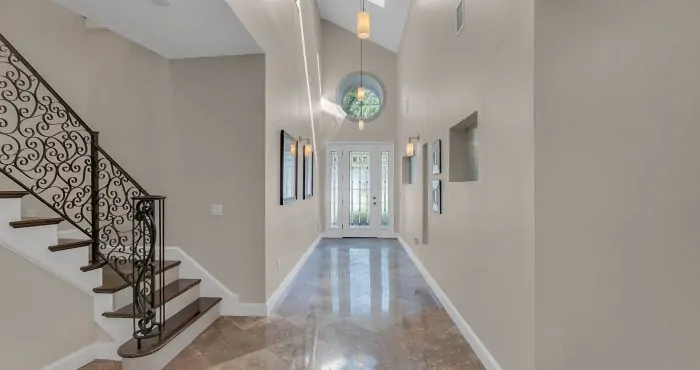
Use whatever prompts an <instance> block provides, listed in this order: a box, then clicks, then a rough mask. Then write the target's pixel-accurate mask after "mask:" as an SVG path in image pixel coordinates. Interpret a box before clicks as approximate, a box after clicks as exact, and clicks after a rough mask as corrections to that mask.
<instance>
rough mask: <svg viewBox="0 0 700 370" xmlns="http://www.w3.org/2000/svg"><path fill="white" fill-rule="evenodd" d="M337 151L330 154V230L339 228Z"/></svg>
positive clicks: (338, 168)
mask: <svg viewBox="0 0 700 370" xmlns="http://www.w3.org/2000/svg"><path fill="white" fill-rule="evenodd" d="M338 157H339V153H338V151H335V150H334V151H332V152H331V189H330V190H331V194H330V196H331V210H330V211H331V212H330V216H331V226H330V227H331V229H338V228H340V221H339V220H338V215H339V213H338V209H339V207H340V167H339V158H338Z"/></svg>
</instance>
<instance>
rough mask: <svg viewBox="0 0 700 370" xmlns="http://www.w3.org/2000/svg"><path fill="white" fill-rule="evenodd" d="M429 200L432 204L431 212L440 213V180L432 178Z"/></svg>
mask: <svg viewBox="0 0 700 370" xmlns="http://www.w3.org/2000/svg"><path fill="white" fill-rule="evenodd" d="M432 185H433V186H432V195H431V197H430V198H431V200H432V204H433V212H435V213H437V214H442V181H440V180H433V184H432Z"/></svg>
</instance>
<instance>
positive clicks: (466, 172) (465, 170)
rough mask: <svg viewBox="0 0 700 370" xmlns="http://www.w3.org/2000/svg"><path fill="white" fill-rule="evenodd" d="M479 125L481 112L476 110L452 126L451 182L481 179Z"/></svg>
mask: <svg viewBox="0 0 700 370" xmlns="http://www.w3.org/2000/svg"><path fill="white" fill-rule="evenodd" d="M478 127H479V112H474V113H472V114H471V115H470V116H469V117H467V118H465V119H463V120H462V121H461V122H459V123H458V124H456V125H454V126H452V128H450V158H449V159H450V161H449V174H450V182H469V181H477V180H479V158H478V156H477V148H478V143H479V142H478V140H477V128H478Z"/></svg>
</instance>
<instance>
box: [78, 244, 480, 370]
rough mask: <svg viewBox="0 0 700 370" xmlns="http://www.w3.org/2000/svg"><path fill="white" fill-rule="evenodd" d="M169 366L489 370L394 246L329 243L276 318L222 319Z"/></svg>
mask: <svg viewBox="0 0 700 370" xmlns="http://www.w3.org/2000/svg"><path fill="white" fill-rule="evenodd" d="M95 369H100V370H102V369H105V370H106V369H110V370H111V369H114V367H112V368H107V367H104V368H97V367H94V368H90V370H95ZM166 369H170V370H173V369H177V370H185V369H187V370H197V369H202V370H204V369H211V370H224V369H227V370H228V369H246V370H256V369H272V370H277V369H279V370H286V369H295V370H297V369H322V370H336V369H338V370H340V369H343V370H344V369H349V370H360V369H362V370H370V369H372V370H374V369H387V370H389V369H392V370H422V369H430V370H433V369H434V370H448V369H453V370H456V369H464V370H483V366H482V365H481V363H480V362H479V361H478V359H477V357H476V355H475V354H474V352H473V351H472V349H471V348H470V347H469V345H468V344H467V342H466V341H465V340H464V338H463V337H462V335H461V334H460V332H459V330H458V329H457V327H456V326H455V325H454V324H453V322H452V321H451V320H450V317H449V315H448V314H447V312H446V311H445V310H444V308H442V306H441V305H440V304H439V303H438V301H437V299H436V298H435V296H434V294H433V292H432V291H431V289H430V288H429V287H428V285H427V283H426V282H425V280H424V279H423V278H422V276H421V274H420V272H419V271H418V269H417V268H416V267H415V266H414V265H413V263H412V262H411V260H410V259H409V257H408V255H407V254H406V253H405V252H404V251H403V249H402V248H401V246H400V245H399V244H398V243H397V242H396V241H395V240H378V239H327V240H324V241H322V242H321V244H320V245H319V247H318V248H317V249H316V250H315V251H314V253H312V255H311V256H310V257H309V259H308V261H307V262H306V263H305V265H304V266H303V267H302V269H301V271H300V272H299V275H298V276H297V277H296V278H295V280H294V282H293V283H292V285H291V287H290V291H289V294H288V295H287V296H286V298H285V299H284V301H283V302H282V303H281V304H280V306H279V308H278V309H277V312H276V314H275V316H274V317H271V318H251V317H239V318H236V317H222V318H220V319H218V320H217V321H216V322H215V323H214V325H212V326H211V327H210V328H209V329H207V330H206V331H205V332H204V333H202V335H200V336H199V337H198V338H197V339H196V340H195V341H194V342H193V343H192V344H191V345H190V346H189V347H188V348H187V349H186V350H185V351H183V352H182V353H181V354H180V355H178V357H176V358H175V359H174V360H173V361H172V362H171V363H170V364H169V365H168V367H167V368H166Z"/></svg>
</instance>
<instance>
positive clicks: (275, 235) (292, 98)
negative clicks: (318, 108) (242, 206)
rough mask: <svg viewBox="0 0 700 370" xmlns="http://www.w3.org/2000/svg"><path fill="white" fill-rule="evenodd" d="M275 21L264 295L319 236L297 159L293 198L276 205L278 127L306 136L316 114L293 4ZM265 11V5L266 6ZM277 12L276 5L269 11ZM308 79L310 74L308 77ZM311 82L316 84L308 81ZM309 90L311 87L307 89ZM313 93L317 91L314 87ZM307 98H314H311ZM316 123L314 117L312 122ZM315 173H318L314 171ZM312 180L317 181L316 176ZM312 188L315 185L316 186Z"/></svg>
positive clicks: (269, 52) (309, 18) (309, 13)
mask: <svg viewBox="0 0 700 370" xmlns="http://www.w3.org/2000/svg"><path fill="white" fill-rule="evenodd" d="M312 4H313V6H315V2H313V3H312V2H306V3H305V4H302V5H303V6H304V8H302V9H303V10H304V13H303V15H304V17H305V18H304V21H305V23H304V27H305V30H304V32H305V37H306V38H307V39H306V42H307V45H308V46H307V58H308V62H309V67H310V68H311V67H313V65H314V64H313V63H314V61H315V58H314V59H311V55H314V54H315V53H314V50H313V49H314V47H315V42H314V39H313V33H311V31H310V30H311V29H312V26H313V15H314V12H313V8H312V7H311V5H312ZM280 6H281V7H282V8H281V9H279V11H281V13H280V15H279V18H278V22H280V26H282V29H284V30H286V31H284V32H282V33H280V34H278V37H277V38H276V39H275V41H274V42H273V43H271V45H269V46H268V48H266V49H265V52H266V57H267V58H266V73H267V74H266V79H265V83H266V90H267V101H266V102H267V104H266V114H267V116H266V125H265V131H266V134H265V138H266V149H265V150H266V152H265V162H266V166H265V189H266V191H265V228H266V234H265V261H266V264H265V272H266V276H267V278H266V285H267V287H266V295H267V297H270V295H271V294H272V293H273V292H274V291H275V290H276V289H277V288H278V287H279V285H280V283H281V282H282V280H283V279H284V278H285V277H286V276H287V274H288V273H289V272H290V271H291V270H292V269H293V268H294V266H295V265H296V263H297V262H298V261H299V259H300V258H301V256H302V255H303V254H304V253H305V252H306V250H307V249H308V248H309V247H310V246H311V244H312V243H313V242H314V240H315V239H316V237H317V236H318V234H319V229H318V222H319V217H318V214H319V212H318V211H319V206H318V202H319V196H318V195H317V196H315V197H313V198H311V199H310V200H303V198H302V185H303V183H302V181H301V177H302V173H303V172H302V167H301V165H302V161H299V166H300V167H299V171H298V174H299V178H298V180H299V181H298V186H299V189H298V191H297V194H298V196H299V199H298V200H297V201H296V202H295V203H292V204H289V205H285V206H281V205H280V189H279V185H280V131H281V130H286V131H287V132H289V133H290V134H291V135H293V136H295V137H303V138H312V137H313V130H312V125H311V119H312V116H313V117H315V119H316V120H318V113H317V112H314V111H312V110H311V107H310V106H309V95H308V94H309V89H308V87H307V80H306V73H305V71H304V70H305V68H306V66H305V64H304V57H303V52H302V48H301V43H302V38H301V23H300V19H299V16H298V12H297V9H296V6H295V5H294V2H292V1H289V2H283V4H280ZM268 10H269V9H268ZM275 11H277V9H276V10H275ZM309 78H310V80H312V79H311V75H310V76H309ZM314 86H316V85H314ZM313 91H314V89H313V87H312V92H313ZM316 91H318V90H317V89H316ZM312 99H314V98H313V97H312ZM316 122H317V121H316ZM317 173H318V171H317ZM316 184H318V179H317V180H316ZM317 188H318V186H317Z"/></svg>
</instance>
